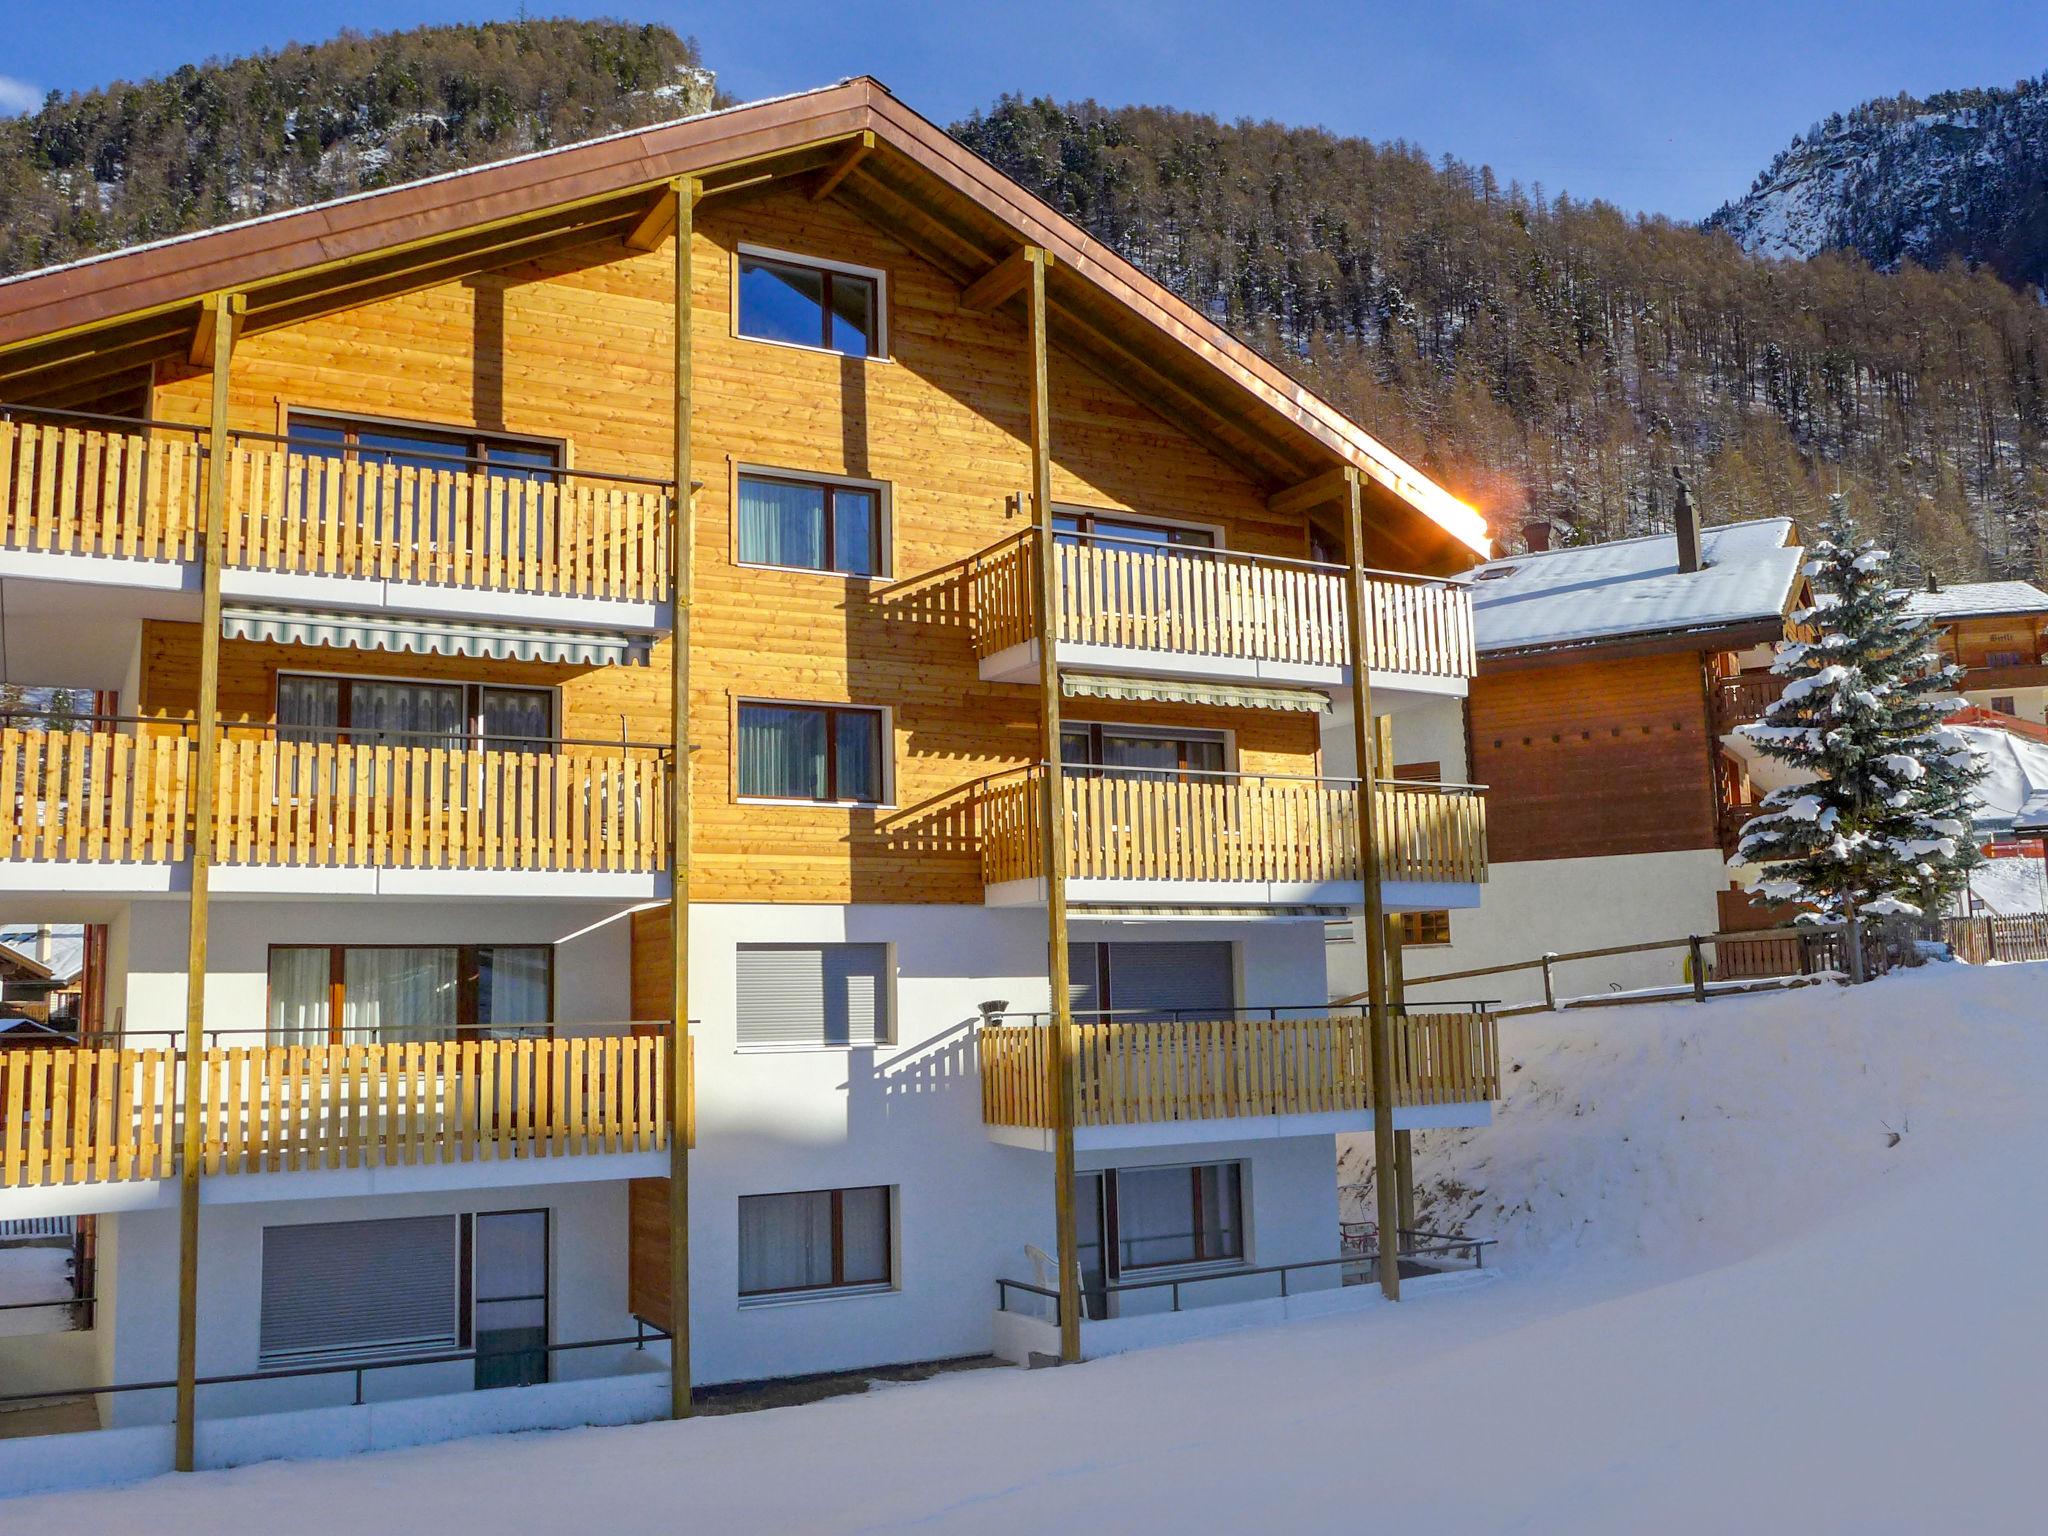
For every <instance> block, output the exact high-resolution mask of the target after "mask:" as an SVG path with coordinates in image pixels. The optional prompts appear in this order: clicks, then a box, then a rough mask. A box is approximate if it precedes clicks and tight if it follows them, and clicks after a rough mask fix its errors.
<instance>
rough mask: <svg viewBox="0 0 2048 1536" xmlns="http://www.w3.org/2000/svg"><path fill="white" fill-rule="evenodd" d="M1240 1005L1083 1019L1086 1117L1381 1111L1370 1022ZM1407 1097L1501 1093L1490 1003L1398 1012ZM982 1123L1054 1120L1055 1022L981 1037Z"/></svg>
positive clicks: (987, 1030) (1401, 1100)
mask: <svg viewBox="0 0 2048 1536" xmlns="http://www.w3.org/2000/svg"><path fill="white" fill-rule="evenodd" d="M1289 1011H1290V1010H1284V1009H1283V1010H1268V1011H1266V1012H1267V1014H1268V1016H1265V1017H1259V1016H1256V1015H1257V1013H1258V1012H1259V1011H1258V1010H1252V1011H1241V1012H1240V1013H1239V1014H1237V1015H1235V1016H1233V1017H1229V1018H1208V1019H1173V1020H1160V1019H1156V1018H1153V1019H1142V1018H1140V1019H1106V1020H1100V1021H1094V1022H1078V1023H1076V1024H1075V1025H1074V1027H1073V1028H1074V1050H1075V1073H1076V1080H1075V1081H1076V1101H1075V1125H1076V1126H1077V1127H1082V1128H1090V1127H1098V1126H1111V1125H1152V1124H1159V1123H1162V1122H1167V1121H1193V1120H1234V1119H1248V1118H1255V1117H1260V1116H1267V1115H1298V1114H1329V1113H1337V1112H1343V1111H1360V1110H1367V1109H1372V1108H1375V1107H1376V1106H1377V1105H1378V1104H1379V1103H1380V1102H1381V1100H1379V1099H1377V1098H1376V1097H1375V1095H1374V1093H1373V1078H1372V1052H1371V1048H1370V1047H1371V1041H1370V1032H1369V1025H1368V1023H1367V1021H1366V1019H1365V1018H1364V1016H1362V1015H1359V1014H1331V1013H1329V1012H1328V1010H1327V1009H1321V1010H1307V1009H1303V1010H1295V1011H1296V1012H1299V1013H1301V1014H1302V1015H1303V1016H1300V1017H1284V1016H1282V1015H1284V1014H1286V1013H1288V1012H1289ZM1388 1025H1389V1027H1390V1028H1391V1030H1392V1031H1393V1041H1392V1044H1393V1059H1394V1075H1393V1081H1392V1090H1391V1093H1390V1095H1389V1096H1388V1097H1387V1099H1386V1102H1389V1103H1391V1104H1392V1105H1393V1106H1395V1107H1397V1108H1408V1107H1411V1106H1417V1105H1435V1104H1456V1103H1476V1102H1485V1101H1490V1100H1492V1099H1495V1098H1498V1097H1499V1095H1500V1043H1499V1033H1498V1028H1497V1026H1496V1025H1495V1023H1494V1020H1493V1017H1492V1015H1491V1014H1489V1013H1487V1012H1485V1011H1483V1010H1481V1009H1476V1008H1475V1009H1474V1010H1472V1011H1469V1012H1462V1013H1460V1012H1438V1013H1407V1014H1402V1015H1397V1016H1395V1017H1393V1018H1391V1019H1389V1020H1388ZM977 1040H978V1048H979V1050H980V1055H981V1105H982V1120H983V1122H984V1123H985V1124H988V1125H1004V1126H1018V1127H1023V1128H1026V1129H1031V1130H1049V1129H1051V1128H1052V1102H1051V1099H1050V1097H1049V1095H1050V1092H1051V1077H1050V1075H1049V1067H1050V1051H1051V1030H1050V1028H1049V1027H1048V1026H1047V1024H1046V1023H1045V1022H1044V1020H1043V1016H1034V1017H1033V1018H1032V1019H1031V1021H1029V1022H1023V1023H1012V1022H1003V1023H992V1024H990V1025H988V1026H986V1027H984V1028H983V1029H982V1030H981V1031H980V1033H979V1035H978V1036H977Z"/></svg>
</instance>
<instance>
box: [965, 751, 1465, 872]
mask: <svg viewBox="0 0 2048 1536" xmlns="http://www.w3.org/2000/svg"><path fill="white" fill-rule="evenodd" d="M1042 772H1043V770H1042V769H1032V770H1029V771H1027V772H1024V773H1020V774H1017V775H1015V776H1014V777H1011V778H1006V779H997V780H994V781H991V782H990V783H988V784H986V785H985V786H983V788H982V789H981V791H980V801H981V803H980V812H981V838H982V874H983V879H984V881H985V882H986V883H987V884H989V885H999V884H1002V883H1004V882H1006V881H1011V880H1024V879H1036V878H1039V877H1040V876H1042V875H1043V873H1044V869H1043V861H1042V859H1041V856H1040V849H1041V847H1042V833H1041V830H1040V822H1039V815H1040V809H1039V808H1040V804H1041V790H1040V787H1039V785H1040V779H1039V775H1040V774H1041V773H1042ZM1060 792H1061V794H1062V795H1063V796H1064V799H1065V806H1066V817H1067V829H1068V831H1067V867H1066V875H1067V878H1069V879H1074V880H1173V881H1189V882H1223V881H1231V882H1250V881H1262V882H1273V883H1286V884H1304V883H1310V884H1313V883H1323V882H1329V881H1344V880H1357V879H1359V878H1360V872H1359V864H1358V830H1357V827H1358V823H1357V816H1358V795H1357V790H1356V788H1355V786H1354V785H1353V784H1352V783H1351V782H1350V781H1348V780H1327V779H1287V778H1263V777H1256V776H1243V775H1236V774H1218V775H1203V776H1189V777H1187V778H1181V777H1178V776H1174V775H1167V774H1147V773H1137V772H1124V771H1119V772H1113V773H1103V774H1099V775H1088V774H1080V773H1073V772H1068V773H1063V774H1062V775H1061V778H1060ZM1374 803H1375V805H1376V807H1377V812H1378V816H1379V836H1380V847H1381V851H1382V878H1384V879H1386V880H1389V881H1434V882H1442V883H1450V884H1476V883H1478V882H1480V881H1483V880H1484V879H1485V878H1486V823H1485V802H1484V800H1483V799H1482V798H1481V796H1480V795H1479V793H1478V792H1477V791H1476V789H1474V788H1473V787H1472V786H1467V785H1438V784H1398V783H1383V784H1381V785H1379V786H1378V787H1377V789H1376V790H1375V791H1374Z"/></svg>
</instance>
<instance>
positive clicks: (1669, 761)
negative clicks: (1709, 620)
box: [1469, 652, 1719, 864]
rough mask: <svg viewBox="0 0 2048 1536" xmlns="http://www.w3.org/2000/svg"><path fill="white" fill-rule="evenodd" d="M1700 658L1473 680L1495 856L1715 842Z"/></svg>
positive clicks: (1479, 774)
mask: <svg viewBox="0 0 2048 1536" xmlns="http://www.w3.org/2000/svg"><path fill="white" fill-rule="evenodd" d="M1701 667H1702V663H1701V660H1700V657H1699V656H1698V655H1696V654H1694V653H1692V652H1680V653H1674V654H1669V655H1661V656H1636V657H1627V658H1617V659H1614V660H1595V661H1579V662H1569V663H1563V664H1558V665H1553V666H1540V667H1522V668H1516V669H1514V670H1512V671H1506V672H1491V673H1489V672H1482V673H1481V674H1480V676H1478V677H1477V678H1475V679H1473V681H1472V687H1471V698H1470V704H1469V708H1470V710H1471V716H1470V718H1471V732H1470V734H1471V748H1472V766H1471V773H1472V777H1473V780H1474V781H1475V782H1477V783H1480V784H1484V785H1486V786H1487V802H1488V809H1487V842H1488V846H1489V850H1490V852H1491V855H1492V858H1493V861H1494V862H1495V863H1497V864H1504V863H1512V862H1517V861H1520V860H1524V859H1567V858H1591V857H1599V856H1612V855H1616V854H1629V853H1666V852H1675V851H1678V850H1682V849H1689V848H1714V847H1717V846H1719V831H1718V828H1717V825H1716V797H1715V787H1714V780H1713V773H1712V768H1711V761H1712V760H1711V757H1710V752H1711V751H1712V750H1713V746H1712V741H1711V739H1710V737H1709V734H1708V733H1709V726H1708V721H1707V707H1706V694H1705V686H1704V679H1703V675H1702V670H1701Z"/></svg>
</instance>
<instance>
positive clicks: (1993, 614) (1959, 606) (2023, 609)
mask: <svg viewBox="0 0 2048 1536" xmlns="http://www.w3.org/2000/svg"><path fill="white" fill-rule="evenodd" d="M1909 611H1910V612H1912V613H1913V614H1914V615H1916V616H1917V617H1920V618H1924V619H1930V620H1932V621H1934V622H1935V623H1936V624H1938V625H1939V626H1940V627H1941V631H1942V642H1943V646H1944V648H1945V649H1946V650H1947V652H1948V657H1949V660H1950V661H1952V662H1954V663H1955V664H1956V665H1957V666H1959V667H1961V668H1963V677H1962V681H1961V683H1960V684H1959V685H1958V688H1957V691H1958V692H1959V693H1961V694H1962V696H1963V698H1964V699H1965V700H1967V701H1968V702H1969V703H1970V704H1973V705H1976V706H1978V707H1980V708H1983V709H1990V710H1996V711H1997V712H1998V713H2000V714H2005V715H2011V716H2013V717H2014V718H2015V719H2019V720H2026V721H2030V722H2032V723H2033V724H2035V725H2041V724H2044V723H2048V592H2043V591H2042V590H2041V589H2040V588H2039V587H2037V586H2035V585H2034V584H2033V583H2032V582H2030V581H1970V582H1957V583H1955V584H1953V585H1950V586H1942V585H1940V584H1939V583H1938V582H1935V581H1932V580H1930V581H1929V583H1928V585H1927V589H1926V590H1925V591H1922V592H1915V593H1914V594H1913V597H1912V601H1911V605H1910V609H1909Z"/></svg>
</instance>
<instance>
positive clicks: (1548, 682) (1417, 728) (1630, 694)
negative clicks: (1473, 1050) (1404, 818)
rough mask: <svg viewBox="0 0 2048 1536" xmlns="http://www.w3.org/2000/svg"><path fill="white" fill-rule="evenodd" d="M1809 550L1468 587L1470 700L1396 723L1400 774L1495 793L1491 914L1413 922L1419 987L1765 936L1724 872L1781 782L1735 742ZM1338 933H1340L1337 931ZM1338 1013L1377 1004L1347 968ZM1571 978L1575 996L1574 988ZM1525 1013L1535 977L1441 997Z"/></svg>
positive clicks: (1686, 541)
mask: <svg viewBox="0 0 2048 1536" xmlns="http://www.w3.org/2000/svg"><path fill="white" fill-rule="evenodd" d="M1801 559H1802V551H1801V549H1800V547H1799V544H1798V534H1797V530H1796V529H1795V528H1794V527H1793V525H1792V524H1791V522H1790V521H1788V520H1785V519H1765V520H1760V521H1756V522H1747V523H1733V524H1728V525H1725V526H1722V527H1716V528H1708V529H1705V530H1700V529H1699V528H1697V526H1692V527H1688V528H1681V530H1680V531H1679V532H1678V533H1677V534H1675V535H1674V534H1656V535H1650V536H1647V537H1643V538H1636V539H1623V540H1619V541H1616V542H1612V543H1607V544H1592V545H1582V546H1574V547H1569V548H1558V549H1544V550H1538V551H1535V552H1532V553H1529V554H1525V555H1518V556H1514V557H1511V558H1507V559H1501V560H1495V561H1492V562H1490V563H1488V564H1483V565H1481V566H1479V567H1477V568H1476V569H1475V570H1474V571H1473V572H1472V573H1471V576H1470V581H1471V590H1472V604H1473V623H1474V627H1475V630H1476V633H1477V636H1478V641H1477V644H1478V652H1479V674H1478V676H1477V677H1476V678H1475V679H1474V680H1473V682H1472V685H1471V689H1470V692H1469V696H1468V697H1467V698H1466V699H1465V700H1462V701H1457V702H1450V703H1435V704H1432V703H1427V702H1423V703H1418V704H1416V705H1415V706H1413V707H1403V708H1399V709H1397V710H1396V711H1395V712H1394V713H1393V714H1392V717H1391V718H1392V721H1393V755H1394V758H1395V764H1396V766H1395V770H1394V771H1395V774H1396V776H1397V777H1400V778H1404V779H1418V780H1420V779H1432V778H1437V777H1444V778H1456V779H1466V780H1470V781H1472V782H1475V783H1479V784H1483V785H1485V786H1486V796H1487V805H1488V812H1487V842H1488V849H1489V859H1490V863H1489V872H1488V878H1489V882H1490V883H1489V886H1488V890H1487V897H1486V903H1485V905H1484V907H1483V908H1481V909H1478V910H1474V911H1470V912H1444V913H1438V914H1415V915H1412V916H1410V917H1409V918H1407V919H1406V936H1407V940H1408V942H1407V945H1406V946H1405V948H1404V951H1403V961H1404V970H1405V973H1406V976H1407V978H1408V979H1409V980H1410V981H1411V982H1412V981H1414V980H1416V979H1417V978H1423V977H1427V976H1429V975H1433V974H1439V973H1448V972H1452V971H1463V970H1468V969H1475V968H1478V967H1481V966H1488V965H1495V964H1504V963H1506V962H1509V961H1517V960H1533V959H1535V958H1537V957H1538V956H1540V955H1542V954H1544V953H1545V952H1546V951H1549V952H1556V953H1566V952H1570V951H1574V950H1586V949H1596V948H1602V947H1606V946H1609V945H1621V944H1629V943H1635V942H1648V941H1650V940H1655V939H1669V938H1674V937H1683V936H1685V935H1687V934H1694V933H1712V932H1715V931H1716V930H1718V929H1721V928H1723V927H1726V926H1760V925H1761V923H1760V920H1759V919H1756V918H1753V917H1751V916H1750V908H1749V903H1748V900H1747V898H1746V897H1743V896H1741V895H1740V894H1739V893H1737V892H1734V891H1732V890H1731V884H1732V883H1734V882H1736V881H1737V880H1738V879H1739V876H1738V875H1737V874H1735V873H1732V872H1731V871H1730V869H1729V868H1728V866H1727V860H1728V858H1729V856H1730V854H1731V853H1732V852H1733V851H1734V847H1735V841H1736V837H1737V835H1738V833H1739V831H1740V828H1741V825H1742V823H1743V821H1744V820H1745V819H1746V818H1747V816H1748V815H1749V814H1751V813H1752V811H1753V807H1754V805H1755V802H1756V801H1757V800H1758V799H1760V798H1761V796H1762V794H1763V792H1764V791H1765V790H1767V789H1769V788H1770V787H1772V785H1773V784H1774V783H1775V782H1777V780H1776V778H1775V772H1776V770H1774V768H1773V765H1771V764H1768V763H1766V762H1764V761H1762V760H1761V759H1759V758H1758V756H1757V755H1756V753H1755V751H1754V749H1753V748H1751V747H1749V746H1748V745H1747V743H1746V742H1744V741H1743V739H1742V738H1741V737H1739V736H1736V735H1734V734H1733V732H1734V728H1735V727H1736V726H1737V725H1739V724H1741V723H1743V722H1744V721H1746V720H1752V719H1755V718H1757V717H1758V716H1759V715H1760V714H1761V713H1762V712H1763V710H1764V708H1765V707H1767V705H1768V704H1769V702H1770V701H1771V700H1772V699H1775V698H1776V697H1777V694H1778V692H1779V683H1778V680H1777V679H1776V678H1775V677H1773V676H1772V675H1771V674H1770V673H1769V671H1768V670H1767V669H1768V667H1769V665H1770V662H1771V659H1772V655H1773V651H1774V648H1775V647H1776V646H1777V645H1778V643H1779V642H1781V641H1783V640H1784V639H1786V638H1787V636H1788V634H1790V632H1791V620H1790V615H1791V614H1792V613H1793V611H1794V610H1795V609H1796V608H1797V607H1798V606H1799V605H1800V603H1801V601H1802V599H1803V594H1804V593H1805V590H1806V589H1805V583H1804V578H1803V576H1802V575H1801V572H1800V565H1801ZM1337 932H1338V933H1339V934H1341V933H1342V932H1343V930H1337ZM1682 957H1683V951H1678V952H1676V953H1675V954H1674V953H1672V952H1665V953H1662V954H1653V955H1648V956H1643V957H1638V958H1634V959H1618V960H1613V961H1608V962H1604V963H1602V964H1601V965H1600V966H1598V967H1597V971H1598V978H1597V981H1598V984H1600V985H1603V986H1604V985H1606V984H1609V983H1612V984H1618V985H1641V986H1652V985H1659V984H1672V983H1675V982H1676V981H1677V980H1678V979H1679V975H1678V973H1679V966H1680V963H1681V960H1682ZM1331 961H1332V978H1331V981H1332V995H1333V996H1346V995H1349V994H1351V993H1353V992H1355V991H1357V990H1359V989H1360V988H1362V987H1363V986H1364V985H1365V982H1364V979H1363V978H1364V965H1363V958H1362V957H1361V956H1358V955H1356V954H1355V952H1354V951H1353V949H1352V947H1351V946H1349V945H1347V944H1344V943H1336V944H1333V945H1332V948H1331ZM1575 974H1576V975H1579V976H1581V977H1585V978H1592V977H1593V974H1594V973H1593V971H1592V970H1586V971H1582V972H1576V973H1575V972H1573V971H1571V970H1569V969H1567V970H1565V971H1563V972H1561V973H1560V979H1561V982H1562V984H1563V985H1564V986H1565V987H1567V988H1568V987H1569V986H1570V985H1571V982H1572V979H1573V976H1574V975H1575ZM1445 992H1476V993H1478V994H1480V995H1483V996H1487V997H1493V998H1504V999H1506V1000H1508V1001H1513V1002H1526V1001H1530V1000H1532V999H1540V998H1541V995H1542V993H1541V982H1540V978H1539V977H1538V975H1537V973H1535V972H1533V971H1532V972H1520V973H1511V974H1508V975H1504V976H1495V977H1487V978H1483V979H1478V980H1474V981H1470V982H1463V983H1455V982H1454V983H1449V984H1447V985H1446V986H1445V987H1442V988H1437V989H1427V988H1417V989H1416V990H1415V991H1414V994H1413V996H1414V1000H1415V1001H1416V1005H1417V1006H1427V1005H1429V1004H1428V1000H1429V999H1431V998H1435V997H1438V996H1440V995H1441V994H1443V993H1445Z"/></svg>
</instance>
